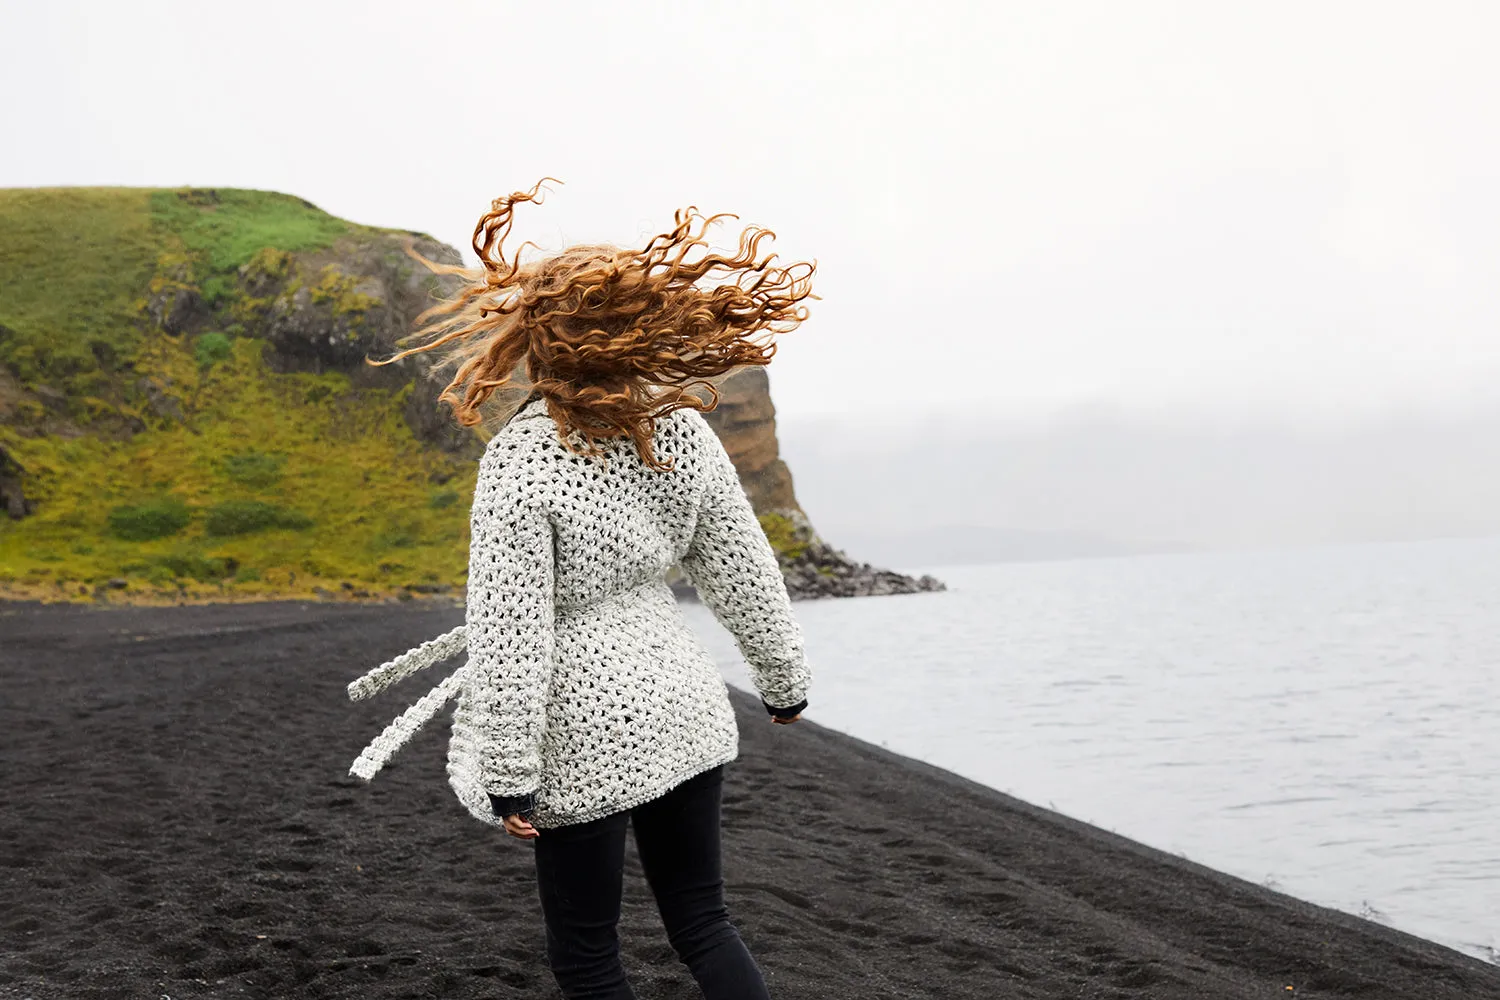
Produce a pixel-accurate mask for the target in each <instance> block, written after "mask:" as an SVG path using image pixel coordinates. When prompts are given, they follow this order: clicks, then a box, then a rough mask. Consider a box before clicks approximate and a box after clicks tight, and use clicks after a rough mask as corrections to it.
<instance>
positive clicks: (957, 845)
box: [0, 598, 1500, 1000]
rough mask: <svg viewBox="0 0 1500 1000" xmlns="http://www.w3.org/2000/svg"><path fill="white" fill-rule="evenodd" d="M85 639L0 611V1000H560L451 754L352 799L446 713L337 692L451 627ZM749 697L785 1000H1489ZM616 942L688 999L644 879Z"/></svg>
mask: <svg viewBox="0 0 1500 1000" xmlns="http://www.w3.org/2000/svg"><path fill="white" fill-rule="evenodd" d="M96 607H97V605H93V604H86V605H78V604H49V605H38V604H34V603H31V602H19V603H16V602H10V603H8V602H0V633H3V634H4V637H5V638H4V642H3V643H0V667H3V669H4V674H5V677H6V685H7V696H6V698H5V699H3V700H0V732H5V733H6V736H5V738H4V746H5V747H6V756H7V763H8V766H7V767H6V768H5V770H4V776H3V778H0V780H3V781H4V795H5V801H6V802H7V808H6V810H5V811H4V814H3V816H4V818H3V819H0V844H3V847H0V862H3V867H0V884H3V885H4V898H6V899H7V900H14V901H16V902H15V903H14V904H11V905H9V906H8V907H7V908H8V909H9V910H10V912H9V913H7V914H6V915H5V917H4V918H3V919H0V926H3V927H4V928H5V934H4V935H0V997H7V998H8V997H12V996H14V997H17V998H19V997H24V996H31V997H35V998H37V1000H50V998H52V997H78V998H85V1000H94V998H100V1000H102V998H114V997H121V998H124V997H138V996H142V995H162V994H167V995H170V996H172V997H173V998H174V1000H187V998H194V997H210V996H212V997H220V996H243V997H282V996H308V997H314V996H316V997H355V996H358V997H361V998H365V997H370V998H378V997H398V996H454V997H476V998H477V997H481V996H483V997H495V996H500V997H525V996H554V995H555V992H554V988H553V986H552V982H551V977H550V973H548V972H547V970H546V966H545V961H544V959H543V953H542V950H541V930H540V917H539V908H538V906H537V903H536V899H535V884H534V880H533V876H532V873H531V870H530V857H529V853H528V848H527V846H526V845H524V844H522V843H520V842H518V841H507V840H506V838H504V835H503V834H496V835H492V832H491V831H490V830H489V829H488V828H486V827H484V826H483V825H482V824H479V823H477V822H476V821H474V820H473V819H472V818H471V817H468V816H467V814H465V813H464V812H463V809H462V807H461V806H460V805H459V804H458V802H457V801H456V799H454V797H453V795H452V793H451V792H450V791H449V790H448V787H447V785H446V779H445V777H444V772H443V754H444V752H445V750H446V740H447V725H446V724H445V723H441V724H440V723H438V722H437V721H436V720H435V721H434V723H433V724H431V725H429V726H428V727H427V728H426V729H425V730H424V731H423V732H422V733H421V734H419V735H418V737H417V738H416V739H414V740H413V741H412V743H411V745H409V746H408V747H406V748H405V749H404V750H403V751H402V752H401V754H399V755H398V756H397V757H396V759H395V760H394V761H393V762H392V764H391V765H390V766H389V767H388V768H387V770H386V771H383V772H382V773H381V774H380V775H378V776H377V777H376V778H375V780H374V781H373V782H371V783H369V784H368V785H367V784H365V783H363V782H360V781H359V780H358V779H353V778H350V777H348V776H347V773H346V772H347V769H348V766H349V764H350V763H351V762H352V760H353V758H354V756H355V755H356V754H357V753H358V751H359V749H360V747H362V746H363V745H364V744H365V742H367V740H368V739H369V738H370V736H373V735H374V734H375V733H376V732H378V731H379V730H380V728H381V727H383V726H384V725H385V724H386V723H388V722H389V721H390V720H391V719H392V718H393V717H394V716H395V715H397V714H398V713H399V712H401V711H402V710H403V709H405V708H406V707H407V705H409V704H410V703H411V701H413V700H414V699H415V698H416V697H418V696H419V695H420V694H421V693H423V692H425V691H426V690H427V687H428V686H429V684H430V681H428V680H426V679H423V678H415V679H413V680H410V681H408V682H405V683H403V684H401V685H398V686H397V688H396V689H394V690H393V691H391V692H389V693H387V694H385V695H382V696H380V697H377V698H374V699H371V700H370V701H368V702H360V703H351V702H349V701H348V699H347V696H346V694H345V692H344V685H345V684H347V683H348V682H349V681H350V680H352V679H354V677H356V676H358V675H359V674H361V673H363V672H364V671H365V670H367V669H368V668H369V667H371V666H374V665H376V664H378V663H379V662H381V661H382V660H384V659H387V658H389V657H390V656H391V655H394V654H395V653H399V652H401V651H403V650H405V649H407V648H409V647H410V646H411V645H414V644H416V643H417V642H420V641H421V640H423V639H425V638H429V637H431V636H433V635H436V634H437V633H439V632H441V631H444V630H446V629H447V628H449V627H452V625H454V624H458V623H460V622H461V621H462V614H463V612H462V607H461V605H460V606H457V607H455V606H454V605H453V604H452V602H451V600H450V599H448V598H437V599H432V598H427V599H414V600H413V601H402V602H399V603H398V604H397V605H394V606H393V605H391V604H371V603H368V602H361V603H355V602H352V601H351V602H305V601H275V602H253V603H233V604H217V605H180V606H169V607H141V606H120V605H114V606H111V607H110V610H112V611H114V612H116V613H115V614H110V615H94V614H88V613H85V612H89V611H92V610H94V609H95V608H96ZM436 669H437V670H443V668H442V667H439V668H436ZM444 672H446V671H444ZM434 676H435V675H434ZM732 697H733V700H734V703H735V707H736V711H737V714H738V717H739V720H740V732H741V741H740V758H739V759H738V760H737V761H736V762H734V763H732V764H731V765H730V766H729V769H728V775H727V784H726V789H725V805H724V823H725V833H724V846H725V878H726V883H727V888H726V893H727V897H728V901H729V906H730V912H731V914H732V916H733V917H734V918H735V921H736V923H737V925H738V926H739V928H740V930H741V933H742V935H743V936H744V937H745V939H746V941H747V942H748V943H749V945H750V947H751V950H752V952H753V953H754V954H755V955H756V958H757V960H758V961H759V963H760V964H761V966H762V968H763V970H765V972H766V975H767V980H768V982H769V984H770V986H771V989H772V992H773V995H776V996H778V997H786V998H808V1000H811V998H843V997H850V998H853V997H861V998H863V997H878V998H884V997H896V998H906V997H912V998H915V997H928V996H943V997H953V998H970V997H973V998H986V1000H989V998H993V997H1038V998H1040V997H1062V996H1079V997H1084V996H1088V997H1113V998H1117V1000H1124V998H1136V997H1141V998H1151V1000H1172V998H1183V1000H1187V998H1194V1000H1198V998H1214V1000H1218V998H1225V1000H1235V998H1240V997H1244V998H1249V997H1264V996H1270V995H1282V996H1301V997H1355V996H1359V997H1366V998H1370V997H1412V996H1422V997H1438V998H1444V997H1453V998H1460V997H1462V998H1485V997H1496V998H1500V966H1495V965H1491V964H1488V963H1485V962H1483V961H1482V960H1480V959H1477V958H1473V957H1471V956H1469V955H1466V954H1464V953H1462V952H1459V951H1455V950H1453V949H1451V948H1448V947H1446V946H1444V945H1441V944H1437V943H1435V942H1431V941H1428V940H1426V939H1423V938H1418V937H1415V936H1413V935H1410V934H1407V933H1405V932H1402V931H1398V930H1395V929H1393V928H1390V927H1386V926H1384V925H1382V924H1377V923H1373V922H1371V921H1368V920H1365V919H1363V918H1360V917H1357V916H1353V915H1351V914H1347V913H1343V912H1341V911H1337V910H1331V909H1328V908H1325V907H1320V906H1317V905H1315V904H1311V903H1307V902H1304V901H1302V900H1298V899H1295V898H1293V897H1290V896H1285V895H1283V894H1281V893H1278V892H1275V891H1273V890H1270V889H1267V888H1264V887H1262V886H1259V885H1256V884H1254V883H1251V882H1248V881H1245V880H1242V879H1239V878H1236V877H1234V876H1230V875H1226V874H1224V873H1222V872H1218V871H1216V870H1213V869H1210V868H1206V867H1204V866H1202V865H1200V864H1197V863H1196V862H1192V861H1188V860H1186V859H1184V858H1181V857H1178V856H1176V855H1171V854H1168V853H1166V852H1163V851H1160V850H1157V849H1155V848H1151V847H1147V846H1145V845H1143V844H1139V843H1137V842H1135V841H1132V840H1129V839H1128V838H1125V837H1122V836H1119V835H1117V834H1113V833H1110V832H1108V831H1106V830H1102V829H1100V828H1097V827H1093V826H1090V825H1088V824H1086V823H1083V822H1081V821H1078V820H1074V819H1071V818H1069V817H1066V816H1063V815H1061V814H1059V813H1056V812H1053V811H1051V810H1048V809H1044V808H1041V807H1038V806H1035V805H1032V804H1030V803H1026V802H1023V801H1021V800H1018V799H1014V798H1012V797H1010V796H1007V795H1005V794H1004V793H1002V792H999V791H997V790H995V789H993V788H990V787H989V786H986V785H982V784H979V783H978V782H974V781H971V780H969V779H967V778H963V777H961V776H959V775H957V774H954V773H953V772H950V771H945V770H943V769H941V768H937V767H934V766H932V765H929V764H925V763H923V762H921V761H917V760H914V759H912V758H909V757H904V756H901V755H899V754H896V753H894V752H892V751H889V750H886V749H884V748H882V747H879V746H877V745H875V744H873V743H870V742H867V741H865V740H861V739H858V738H856V737H852V736H848V735H845V734H843V733H839V732H836V731H834V730H830V729H825V728H823V727H821V726H818V725H817V724H816V723H815V722H812V721H804V722H802V723H799V724H798V725H795V726H789V727H780V726H774V725H769V724H768V723H767V720H766V718H765V713H764V712H763V711H761V710H760V708H759V706H758V705H757V704H754V703H753V699H752V698H751V696H749V695H746V694H745V693H743V692H739V691H732ZM812 711H813V712H814V713H815V712H816V707H815V706H814V709H813V710H812ZM445 714H446V713H445ZM621 939H622V948H623V951H624V959H625V963H626V966H627V969H628V970H629V971H630V972H631V975H632V980H633V982H634V984H635V986H636V989H637V991H638V993H639V994H640V995H641V996H642V997H684V998H686V997H692V996H695V995H696V994H695V993H694V992H693V988H692V986H691V983H690V980H688V979H687V977H686V974H685V973H684V972H683V971H681V969H680V967H679V966H678V965H677V963H676V961H675V958H674V957H673V956H672V954H671V952H670V949H668V948H667V945H666V941H665V937H664V935H663V934H662V932H661V929H660V925H659V921H657V919H656V915H655V911H654V906H653V904H652V902H651V899H650V896H649V893H648V892H647V891H646V889H645V886H644V883H643V882H642V881H641V874H640V868H639V864H638V862H637V861H636V859H635V854H634V847H633V846H632V847H631V848H630V849H629V850H628V853H627V876H626V890H625V907H624V915H623V916H622V921H621ZM1287 987H1291V990H1290V991H1289V990H1288V989H1287Z"/></svg>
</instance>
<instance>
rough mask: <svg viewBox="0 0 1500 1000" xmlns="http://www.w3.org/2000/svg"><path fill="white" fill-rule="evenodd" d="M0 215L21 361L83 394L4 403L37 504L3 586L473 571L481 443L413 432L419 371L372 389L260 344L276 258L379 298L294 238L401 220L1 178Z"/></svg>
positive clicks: (5, 345)
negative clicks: (170, 316)
mask: <svg viewBox="0 0 1500 1000" xmlns="http://www.w3.org/2000/svg"><path fill="white" fill-rule="evenodd" d="M0 223H3V226H4V228H3V234H0V265H3V266H4V268H5V273H6V277H7V282H6V288H5V290H4V293H3V295H0V325H3V328H4V329H3V331H0V364H3V365H4V366H5V369H6V374H8V376H9V377H10V378H11V379H12V380H13V381H14V382H15V383H17V384H19V385H20V386H21V387H22V389H24V390H27V391H32V392H36V393H44V394H46V395H39V396H38V397H37V398H38V399H56V398H57V397H59V396H61V397H62V398H63V401H64V402H63V407H64V412H63V413H62V414H60V415H59V414H56V413H50V412H49V413H47V414H43V413H41V412H40V411H41V406H40V404H39V403H37V402H36V401H35V400H30V399H28V400H23V401H22V404H21V406H20V407H18V408H17V410H16V411H15V414H14V415H13V418H12V419H9V420H8V421H7V422H6V423H5V424H3V425H0V445H3V446H4V447H5V448H6V449H7V450H8V451H9V452H10V453H11V454H12V455H13V456H14V457H15V458H16V460H17V461H19V462H20V463H21V465H22V466H23V467H24V468H25V469H26V476H25V488H26V493H27V496H28V498H30V499H31V500H32V501H33V502H34V504H35V507H36V513H35V514H33V515H32V516H30V517H26V518H24V519H21V520H19V521H11V520H9V519H0V595H4V596H17V597H42V598H44V599H58V598H63V599H79V598H82V597H84V596H85V595H88V596H93V595H94V594H95V593H96V592H97V591H98V590H99V588H100V587H101V586H102V585H103V583H104V581H107V580H111V579H116V578H118V579H123V580H124V581H125V586H124V587H123V588H121V589H120V591H115V590H113V589H111V590H110V594H111V595H114V594H115V593H120V596H121V597H122V598H123V599H127V600H141V601H149V600H157V599H175V600H182V599H203V598H213V599H226V598H231V599H237V598H245V599H254V598H257V597H267V596H277V597H281V596H292V595H303V596H306V595H310V594H312V593H314V592H315V591H316V589H317V588H320V587H321V588H328V589H330V590H335V591H343V592H351V593H358V592H361V591H368V592H370V593H372V594H378V593H391V592H396V591H397V590H398V589H399V588H402V587H409V586H416V587H424V586H425V587H429V588H440V587H443V586H445V585H449V586H451V585H456V584H458V583H460V582H461V580H462V577H463V573H464V570H465V568H466V566H465V564H466V558H467V530H468V525H467V519H466V512H467V509H468V497H467V495H466V493H467V491H468V490H469V489H471V488H472V483H471V482H469V481H468V480H471V479H472V476H471V475H466V474H465V473H466V472H472V469H471V468H470V466H471V463H465V462H462V461H458V460H455V459H452V458H450V457H448V456H447V455H446V454H445V453H442V452H439V451H436V450H433V449H430V448H428V447H427V446H425V445H424V444H422V443H421V442H419V441H417V440H416V439H415V438H414V437H413V435H412V432H411V430H410V428H409V427H408V425H407V424H406V422H405V421H404V420H403V418H402V407H403V405H404V404H405V402H406V400H407V394H408V393H409V392H410V389H411V386H410V384H408V385H407V387H406V388H405V389H401V390H392V389H355V388H353V387H352V385H351V383H350V380H349V378H348V376H346V375H344V374H342V373H339V372H329V373H325V374H321V375H314V374H307V373H277V372H274V371H271V370H269V369H268V368H267V366H266V364H265V361H264V360H263V356H262V349H263V347H264V346H265V342H264V340H263V339H261V337H260V336H259V333H260V332H261V329H260V328H261V325H262V322H263V319H264V316H265V314H266V311H267V309H268V308H269V306H270V302H271V299H270V298H269V297H267V296H266V295H259V296H258V294H257V293H258V291H264V288H265V286H266V284H267V282H268V281H274V280H281V279H287V278H289V277H291V278H292V280H294V281H298V282H302V281H305V283H306V284H307V285H308V286H309V290H310V292H311V293H312V295H313V297H314V299H315V300H317V301H327V302H330V303H331V304H332V306H333V308H334V310H335V312H338V313H341V314H342V313H347V314H349V315H352V316H354V317H355V318H356V319H357V318H358V315H359V314H360V313H361V311H363V310H366V309H369V308H371V307H372V306H373V305H374V303H373V302H372V301H371V300H370V299H369V297H368V296H365V295H362V294H361V293H360V292H358V291H356V290H355V289H354V287H353V286H354V284H355V282H354V281H353V280H351V279H350V277H349V276H347V275H343V274H341V273H340V272H339V271H338V268H337V267H332V266H328V265H324V266H322V267H321V268H320V269H319V270H317V271H314V272H313V273H310V274H306V275H303V274H302V273H301V272H300V271H298V270H297V267H298V265H297V256H296V255H297V254H299V253H303V252H306V251H326V250H328V249H329V248H331V247H334V246H335V245H336V244H338V243H339V241H341V240H345V239H346V238H348V237H354V238H356V239H361V238H368V237H369V236H370V235H371V234H381V233H388V232H389V231H385V230H375V229H371V228H368V227H360V226H354V225H352V224H350V223H347V222H344V221H343V220H339V219H336V218H334V217H333V216H329V215H327V214H326V213H323V212H321V211H319V210H318V209H316V208H315V207H313V206H310V205H308V204H307V203H306V202H303V201H301V200H300V199H296V198H291V197H288V196H285V195H279V194H274V193H270V192H254V191H226V190H218V191H214V192H205V191H195V190H186V191H151V190H138V189H53V190H26V191H0ZM325 256H326V254H325ZM178 291H181V292H185V293H190V294H192V295H193V296H196V297H197V299H198V300H200V302H201V306H198V307H196V308H198V312H197V313H196V319H195V322H194V327H193V328H192V329H187V330H182V331H179V332H178V333H176V334H173V333H170V332H168V331H166V330H164V329H163V328H162V323H161V310H160V309H158V310H157V312H156V313H155V314H153V311H152V310H153V305H157V306H159V305H160V303H162V302H163V301H166V302H169V303H170V301H171V296H172V294H174V293H175V292H178ZM205 309H206V310H207V312H206V313H205V311H204V310H205ZM143 384H149V392H148V391H146V390H143V389H142V385H143ZM153 395H154V396H155V397H156V398H155V399H154V401H153V399H152V398H151V397H152V396H153ZM163 398H166V403H165V404H163V403H162V399H163ZM163 405H165V407H166V412H164V410H163ZM33 411H35V412H33ZM44 415H45V416H47V417H48V419H49V420H50V419H53V418H57V419H61V420H63V421H64V423H65V424H66V426H65V427H64V428H63V430H62V431H61V432H54V431H56V430H57V428H56V427H52V426H48V425H46V423H45V422H44V421H43V420H41V417H43V416H44ZM33 418H35V419H33ZM54 422H55V421H54Z"/></svg>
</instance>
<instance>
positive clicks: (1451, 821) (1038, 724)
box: [686, 539, 1500, 961]
mask: <svg viewBox="0 0 1500 1000" xmlns="http://www.w3.org/2000/svg"><path fill="white" fill-rule="evenodd" d="M919 569H920V570H921V571H926V572H932V573H934V574H935V575H937V576H939V577H940V578H941V579H943V580H945V581H946V582H947V583H948V585H949V587H950V588H951V589H950V590H949V591H947V592H945V593H935V594H914V595H904V596H899V597H871V598H857V599H853V600H838V601H800V602H797V603H796V604H795V605H794V607H795V608H796V611H797V615H798V618H799V620H800V621H801V622H802V625H803V629H804V631H805V633H806V637H807V648H808V654H809V657H810V659H811V662H812V665H813V669H814V687H813V691H812V695H811V700H810V707H809V709H808V712H807V718H809V719H813V720H816V721H817V722H819V723H821V724H823V725H826V726H830V727H832V728H834V729H838V730H841V731H843V732H847V733H851V734H853V735H856V736H859V737H861V738H863V739H866V740H869V741H871V742H874V743H878V744H881V745H883V746H886V747H888V748H890V749H891V750H894V751H896V752H898V753H902V754H906V755H909V756H913V757H917V758H919V759H921V760H925V761H927V762H929V763H932V764H935V765H937V766H940V767H943V768H947V769H948V770H951V771H955V772H957V773H959V774H962V775H964V776H966V777H968V778H972V779H974V780H976V781H979V782H982V783H984V784H987V785H990V786H992V787H994V788H998V789H1001V790H1002V791H1005V792H1008V793H1011V794H1013V795H1015V796H1017V797H1019V798H1021V799H1025V800H1027V801H1029V802H1034V803H1036V804H1039V805H1045V806H1050V807H1052V808H1054V809H1056V810H1058V811H1060V812H1063V813H1065V814H1067V815H1069V816H1073V817H1075V818H1077V819H1081V820H1084V821H1086V822H1089V823H1093V824H1095V825H1097V826H1102V827H1104V828H1106V829H1110V830H1113V831H1115V832H1117V833H1120V834H1122V835H1124V836H1127V837H1130V838H1132V839H1135V840H1138V841H1142V842H1144V843H1147V844H1150V845H1152V846H1154V847H1158V848H1161V849H1163V850H1167V851H1171V852H1173V853H1176V854H1179V855H1182V856H1184V857H1187V858H1190V859H1192V860H1194V861H1197V862H1200V863H1202V864H1205V865H1208V866H1210V867H1213V868H1216V869H1219V870H1221V871H1225V872H1230V873H1232V874H1235V875H1238V876H1240V877H1242V878H1245V879H1248V880H1250V881H1253V882H1257V883H1260V884H1263V885H1268V886H1270V887H1272V888H1275V889H1277V890H1279V891H1282V892H1285V893H1288V894H1290V895H1293V896H1297V897H1299V898H1302V899H1305V900H1309V901H1311V902H1314V903H1319V904H1322V905H1324V906H1329V907H1333V908H1335V909H1340V910H1344V911H1347V912H1350V913H1356V914H1360V915H1362V916H1365V917H1367V918H1370V919H1372V920H1376V921H1380V922H1383V923H1386V924H1389V925H1391V926H1394V927H1397V928H1400V929H1402V930H1405V931H1408V932H1410V933H1413V934H1417V935H1420V936H1422V937H1426V938H1429V939H1431V940H1435V941H1438V942H1441V943H1443V944H1446V945H1448V946H1450V947H1453V948H1457V949H1459V950H1462V951H1465V952H1468V953H1470V954H1473V955H1477V956H1480V957H1483V958H1487V959H1489V960H1491V961H1500V539H1493V540H1479V541H1475V540H1464V541H1440V542H1423V543H1413V544H1391V545H1364V546H1349V547H1339V548H1320V549H1303V550H1287V551H1274V552H1237V553H1206V554H1187V555H1165V556H1148V557H1132V558H1123V559H1100V560H1079V561H1069V562H1052V563H1025V564H1002V565H991V566H963V567H948V568H944V567H921V568H919ZM686 611H687V613H688V615H689V618H690V620H691V621H692V622H693V623H694V625H695V627H697V628H698V629H699V631H700V634H701V635H702V636H703V638H704V641H705V642H706V643H707V645H708V647H709V649H710V650H711V651H713V653H714V654H715V656H716V657H717V658H718V659H719V660H720V662H721V664H723V666H724V670H725V676H726V678H727V679H728V680H729V681H730V683H731V684H734V685H735V686H737V687H742V688H746V689H750V685H749V680H748V675H747V673H746V670H745V667H744V664H743V662H742V661H741V660H740V658H739V656H738V654H737V652H736V650H735V647H734V643H733V640H732V639H731V638H730V637H729V635H728V634H727V633H726V632H724V631H723V629H721V628H720V627H719V626H718V624H717V622H715V621H714V620H713V617H712V615H711V614H710V613H709V612H708V610H707V609H706V608H704V607H703V606H702V605H696V604H694V605H688V606H687V607H686Z"/></svg>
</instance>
